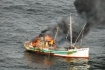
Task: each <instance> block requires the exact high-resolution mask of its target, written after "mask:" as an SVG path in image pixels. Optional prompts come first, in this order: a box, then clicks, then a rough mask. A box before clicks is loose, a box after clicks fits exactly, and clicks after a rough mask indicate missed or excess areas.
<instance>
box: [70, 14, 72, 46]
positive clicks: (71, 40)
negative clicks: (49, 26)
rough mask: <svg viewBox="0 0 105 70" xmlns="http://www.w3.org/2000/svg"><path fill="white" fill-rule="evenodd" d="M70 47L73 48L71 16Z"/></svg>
mask: <svg viewBox="0 0 105 70" xmlns="http://www.w3.org/2000/svg"><path fill="white" fill-rule="evenodd" d="M70 46H72V21H71V15H70Z"/></svg>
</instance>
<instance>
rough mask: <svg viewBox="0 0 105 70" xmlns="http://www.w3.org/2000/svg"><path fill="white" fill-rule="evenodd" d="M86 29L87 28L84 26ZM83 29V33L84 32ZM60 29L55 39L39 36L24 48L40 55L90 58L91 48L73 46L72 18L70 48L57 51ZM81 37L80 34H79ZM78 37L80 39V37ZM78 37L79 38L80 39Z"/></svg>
mask: <svg viewBox="0 0 105 70" xmlns="http://www.w3.org/2000/svg"><path fill="white" fill-rule="evenodd" d="M84 27H85V26H84ZM84 27H83V29H84ZM83 29H82V31H83ZM58 30H59V27H57V31H56V34H55V37H54V38H52V37H51V36H50V35H48V34H47V35H44V36H42V35H39V36H37V37H36V38H35V40H33V41H26V42H25V43H24V46H25V48H26V50H29V51H33V52H35V53H39V54H46V55H51V56H59V57H67V58H89V48H81V47H77V46H75V45H73V44H72V23H71V16H70V29H69V33H70V47H69V48H67V49H66V50H58V49H56V48H57V47H56V46H57V45H56V43H55V42H56V41H55V39H56V36H57V33H58ZM82 31H81V32H82ZM79 35H80V34H79ZM79 35H78V37H79ZM78 37H77V38H78Z"/></svg>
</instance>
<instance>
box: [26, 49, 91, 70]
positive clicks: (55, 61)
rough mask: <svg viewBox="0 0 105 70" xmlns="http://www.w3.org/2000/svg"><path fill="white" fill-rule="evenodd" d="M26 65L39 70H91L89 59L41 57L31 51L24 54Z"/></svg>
mask: <svg viewBox="0 0 105 70" xmlns="http://www.w3.org/2000/svg"><path fill="white" fill-rule="evenodd" d="M24 60H25V64H26V65H28V66H29V67H32V68H37V69H42V70H43V69H50V70H53V69H57V70H60V69H64V70H89V67H90V66H89V65H88V59H82V58H60V57H54V56H50V55H49V56H48V55H47V56H46V55H40V54H37V53H34V52H31V51H25V52H24Z"/></svg>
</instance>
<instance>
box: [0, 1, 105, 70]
mask: <svg viewBox="0 0 105 70" xmlns="http://www.w3.org/2000/svg"><path fill="white" fill-rule="evenodd" d="M73 2H74V0H0V70H105V58H104V57H105V27H104V26H100V27H96V28H93V29H92V30H91V31H90V32H89V34H88V35H87V36H85V42H86V45H87V46H89V48H90V57H89V60H88V61H87V60H86V62H83V61H81V60H82V59H65V58H59V57H52V56H44V55H38V54H35V53H32V52H27V51H25V48H24V46H23V43H24V41H26V40H31V39H33V38H34V37H35V36H37V35H38V34H39V33H40V32H41V30H43V29H45V28H46V27H47V26H48V25H49V24H51V23H53V22H54V21H56V20H58V19H59V18H61V17H62V16H69V15H70V14H72V15H73V16H76V15H77V12H76V9H75V7H74V5H73ZM54 23H55V22H54Z"/></svg>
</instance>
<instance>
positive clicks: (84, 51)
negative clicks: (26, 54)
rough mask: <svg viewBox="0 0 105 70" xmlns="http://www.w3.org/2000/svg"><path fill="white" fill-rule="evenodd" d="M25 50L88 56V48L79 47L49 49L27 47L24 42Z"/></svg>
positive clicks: (65, 55)
mask: <svg viewBox="0 0 105 70" xmlns="http://www.w3.org/2000/svg"><path fill="white" fill-rule="evenodd" d="M24 46H25V48H26V50H28V51H32V52H35V53H38V54H45V55H51V56H57V57H65V58H89V48H79V49H69V50H68V51H65V50H63V51H62V50H49V49H46V48H43V49H37V48H35V47H29V45H26V43H24Z"/></svg>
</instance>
